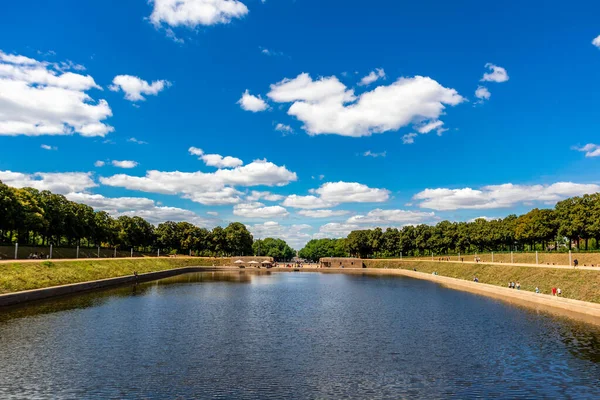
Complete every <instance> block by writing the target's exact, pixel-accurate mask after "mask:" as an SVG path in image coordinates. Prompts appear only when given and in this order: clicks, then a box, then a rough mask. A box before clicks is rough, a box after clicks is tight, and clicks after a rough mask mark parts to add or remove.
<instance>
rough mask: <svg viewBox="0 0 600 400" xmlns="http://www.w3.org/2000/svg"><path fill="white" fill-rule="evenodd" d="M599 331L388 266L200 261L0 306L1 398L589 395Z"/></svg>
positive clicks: (598, 373)
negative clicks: (144, 279)
mask: <svg viewBox="0 0 600 400" xmlns="http://www.w3.org/2000/svg"><path fill="white" fill-rule="evenodd" d="M598 377H600V328H599V327H598V326H595V325H590V324H586V323H584V322H576V321H574V320H570V319H567V318H564V317H558V316H553V315H552V314H548V313H544V312H536V311H532V310H531V309H527V308H521V307H517V306H513V305H509V304H506V303H503V302H502V301H498V300H495V299H490V298H486V297H482V296H478V295H474V294H470V293H465V292H460V291H454V290H451V289H447V288H444V287H442V286H439V285H437V284H435V283H431V282H427V281H420V280H414V279H410V278H406V277H399V276H371V275H363V274H355V275H346V274H321V273H304V272H302V273H291V272H290V273H283V272H282V273H251V272H245V273H244V272H242V273H238V272H203V273H195V274H187V275H181V276H178V277H173V278H168V279H164V280H160V281H155V282H149V283H145V284H140V285H138V286H135V287H122V288H116V289H112V290H106V291H101V292H95V293H88V294H85V295H81V296H77V297H70V298H63V299H57V300H52V301H47V302H44V303H40V304H34V305H30V306H26V307H19V308H14V309H9V310H3V311H0V398H2V399H192V398H198V399H208V398H247V399H282V398H299V399H317V398H327V399H332V398H356V399H365V398H369V399H384V398H385V399H398V398H424V399H434V398H449V397H456V398H473V397H481V398H490V397H496V398H507V399H508V398H543V397H548V398H600V381H599V379H598Z"/></svg>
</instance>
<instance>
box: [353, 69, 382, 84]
mask: <svg viewBox="0 0 600 400" xmlns="http://www.w3.org/2000/svg"><path fill="white" fill-rule="evenodd" d="M383 78H385V71H384V70H383V68H376V69H375V71H371V72H370V73H369V75H367V76H365V77H363V78H362V79H361V80H360V82H359V83H358V86H367V85H370V84H371V83H373V82H376V81H378V80H379V79H383Z"/></svg>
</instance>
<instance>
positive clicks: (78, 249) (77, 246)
mask: <svg viewBox="0 0 600 400" xmlns="http://www.w3.org/2000/svg"><path fill="white" fill-rule="evenodd" d="M77 258H79V246H77Z"/></svg>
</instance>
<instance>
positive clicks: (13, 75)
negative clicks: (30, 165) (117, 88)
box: [0, 51, 114, 137]
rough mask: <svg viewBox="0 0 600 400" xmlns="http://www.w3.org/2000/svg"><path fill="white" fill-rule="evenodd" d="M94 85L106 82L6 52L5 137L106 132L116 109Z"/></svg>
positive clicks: (1, 61) (1, 56)
mask: <svg viewBox="0 0 600 400" xmlns="http://www.w3.org/2000/svg"><path fill="white" fill-rule="evenodd" d="M92 89H99V90H101V87H100V86H98V85H97V84H96V82H95V81H94V78H92V77H91V76H90V75H81V74H77V73H73V72H63V71H62V70H61V69H60V66H58V67H57V65H56V64H50V63H47V62H40V61H37V60H34V59H32V58H29V57H25V56H21V55H13V54H6V53H4V52H2V51H0V136H17V135H27V136H40V135H72V134H74V133H78V134H80V135H82V136H88V137H90V136H105V135H106V134H107V133H109V132H112V131H113V130H114V129H113V128H112V127H111V126H109V125H106V124H105V123H104V120H106V119H107V118H109V117H110V116H112V110H111V109H110V107H109V106H108V103H107V102H106V101H105V100H98V101H95V100H93V99H92V97H91V96H90V95H89V94H87V92H88V91H89V90H92Z"/></svg>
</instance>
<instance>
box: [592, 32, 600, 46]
mask: <svg viewBox="0 0 600 400" xmlns="http://www.w3.org/2000/svg"><path fill="white" fill-rule="evenodd" d="M592 44H593V45H594V46H596V47H598V48H599V49H600V35H598V36H597V37H596V38H595V39H594V40H592Z"/></svg>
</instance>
